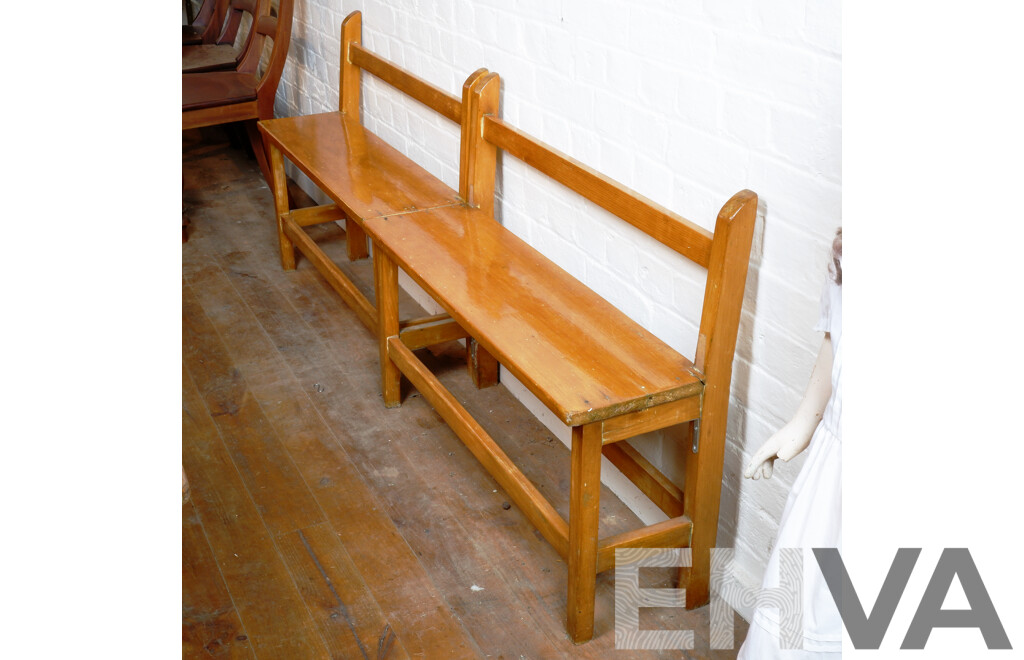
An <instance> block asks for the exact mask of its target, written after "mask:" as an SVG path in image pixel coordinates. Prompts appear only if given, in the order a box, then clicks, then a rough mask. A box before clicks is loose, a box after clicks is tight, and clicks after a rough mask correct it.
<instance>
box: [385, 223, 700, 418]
mask: <svg viewBox="0 0 1024 660" xmlns="http://www.w3.org/2000/svg"><path fill="white" fill-rule="evenodd" d="M365 229H366V231H367V233H368V234H369V235H370V236H371V237H373V239H374V241H375V243H380V244H381V245H383V249H384V250H385V251H387V252H388V253H390V254H392V255H393V256H394V258H395V260H396V261H397V262H398V264H399V265H400V266H401V267H402V268H403V269H404V270H405V271H406V272H407V273H408V274H409V275H410V276H411V277H412V278H413V279H414V280H415V281H416V282H417V283H419V284H420V285H421V286H422V287H424V288H425V289H426V290H427V291H428V292H430V293H431V294H432V295H433V296H434V297H435V299H436V300H437V301H438V303H440V305H441V306H442V307H444V308H445V310H446V311H447V312H448V313H449V314H451V315H452V318H454V319H455V320H456V321H457V322H458V323H459V325H461V326H462V327H463V328H465V329H466V331H467V332H469V333H470V334H471V335H472V336H474V337H475V338H476V339H477V340H479V341H480V343H481V344H483V345H484V347H485V348H487V350H488V351H490V352H491V353H492V354H493V355H494V356H495V357H497V358H498V361H499V362H501V364H503V365H504V366H505V367H507V368H508V369H509V370H510V371H511V372H512V373H513V374H514V375H515V376H516V378H518V379H519V380H520V381H522V382H523V383H524V384H525V385H526V386H527V387H528V388H529V389H530V391H531V392H533V393H534V394H535V395H536V396H537V397H538V398H539V399H540V400H541V401H543V402H544V403H545V404H546V405H547V406H548V407H549V408H550V409H551V411H552V412H554V413H555V414H556V415H557V416H558V417H559V419H561V420H562V421H563V422H564V423H565V424H567V425H569V426H576V425H580V424H585V423H589V422H593V421H597V420H602V419H606V418H609V417H614V416H616V415H621V414H624V413H628V412H632V411H634V410H639V409H642V408H647V407H649V406H651V405H653V404H657V403H664V402H668V401H674V400H677V399H681V398H685V397H688V396H694V395H699V393H700V391H701V389H702V384H701V381H700V379H698V378H697V376H696V375H694V373H693V371H692V366H693V365H692V364H691V363H690V361H689V360H688V359H687V358H686V357H684V356H682V355H680V354H679V353H677V352H676V351H674V350H673V349H672V348H670V347H669V346H668V345H666V344H665V343H664V342H662V341H661V340H660V339H658V338H657V337H655V336H654V335H652V334H651V333H650V332H648V331H646V330H645V329H643V328H642V327H641V326H640V325H639V324H638V323H636V322H635V321H633V320H631V319H630V318H629V317H627V316H626V315H625V314H623V313H622V312H620V311H619V310H617V309H616V308H615V307H613V306H612V305H611V304H609V303H608V302H606V301H605V300H604V299H602V298H601V297H600V296H598V295H597V294H596V293H594V292H593V291H591V290H590V289H589V288H587V287H586V286H584V285H583V284H582V283H580V282H579V281H578V280H576V279H575V278H573V277H572V276H571V275H569V274H568V273H566V272H565V271H564V270H562V269H561V268H559V267H558V266H556V265H554V264H553V263H552V262H551V261H549V260H548V259H547V258H546V257H544V256H543V255H541V254H540V253H539V252H537V251H536V250H535V249H534V248H532V247H530V246H529V245H527V244H526V243H525V242H524V241H523V240H521V239H520V238H518V237H517V236H515V235H514V234H512V232H510V231H508V230H506V229H505V228H504V227H501V226H500V225H498V224H497V223H496V222H495V221H494V220H493V219H491V218H490V217H488V216H487V215H486V214H484V213H481V212H480V211H478V210H475V209H467V208H465V207H452V208H445V209H438V210H435V211H428V212H423V213H412V214H407V215H401V216H393V217H387V218H371V219H367V220H366V221H365Z"/></svg>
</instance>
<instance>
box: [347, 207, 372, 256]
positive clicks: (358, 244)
mask: <svg viewBox="0 0 1024 660" xmlns="http://www.w3.org/2000/svg"><path fill="white" fill-rule="evenodd" d="M345 245H346V246H347V247H348V258H349V261H356V260H357V259H365V258H366V257H368V256H370V251H369V250H368V249H366V232H364V231H363V228H362V227H360V226H359V225H358V224H357V223H356V221H355V220H353V219H352V218H348V217H346V218H345Z"/></svg>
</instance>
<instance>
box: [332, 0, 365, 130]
mask: <svg viewBox="0 0 1024 660" xmlns="http://www.w3.org/2000/svg"><path fill="white" fill-rule="evenodd" d="M362 38H363V15H362V13H361V12H358V11H354V12H352V13H351V14H349V15H348V16H346V17H345V20H344V21H343V22H342V23H341V69H340V71H341V73H340V75H339V78H338V110H340V111H341V112H343V113H345V114H347V115H352V116H353V117H356V118H357V119H358V118H359V93H360V90H359V83H360V79H359V76H360V73H359V67H358V66H356V65H355V64H353V63H352V48H351V47H352V44H359V43H361V42H362Z"/></svg>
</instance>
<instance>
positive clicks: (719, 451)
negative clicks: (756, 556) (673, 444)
mask: <svg viewBox="0 0 1024 660" xmlns="http://www.w3.org/2000/svg"><path fill="white" fill-rule="evenodd" d="M720 398H721V397H709V396H705V398H704V416H703V419H702V420H701V424H700V427H699V428H698V430H697V433H698V434H699V437H698V442H699V444H698V453H696V454H693V453H690V454H688V455H687V457H686V459H687V460H686V477H685V479H686V481H685V483H684V489H683V490H684V495H683V510H684V513H685V514H686V515H687V516H689V518H690V520H692V521H693V534H692V535H691V537H690V549H691V554H690V567H689V568H683V569H680V573H679V586H680V587H682V588H683V589H686V609H688V610H689V609H693V608H695V607H701V606H703V605H706V604H707V603H708V601H709V600H710V598H711V590H710V581H711V548H713V547H715V543H716V540H717V537H718V509H719V503H720V497H721V494H722V465H723V462H724V454H725V448H724V446H725V426H724V423H723V422H724V420H725V414H724V413H723V412H721V411H720V410H716V408H721V407H723V406H724V405H727V404H728V401H725V402H724V403H723V402H721V401H720V400H716V399H720ZM715 413H718V414H715ZM687 426H688V427H689V432H688V433H686V434H685V440H684V442H685V443H686V446H687V447H692V445H693V433H694V425H693V424H692V423H690V424H688V425H687Z"/></svg>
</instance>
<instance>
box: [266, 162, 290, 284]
mask: <svg viewBox="0 0 1024 660" xmlns="http://www.w3.org/2000/svg"><path fill="white" fill-rule="evenodd" d="M269 151H270V174H271V178H272V180H273V190H274V215H275V217H276V218H277V240H278V244H279V245H280V246H281V267H282V268H283V269H285V270H295V245H294V244H293V243H292V241H291V239H290V238H288V237H287V236H285V233H284V220H283V217H284V216H285V215H287V214H288V213H290V212H291V208H290V207H289V205H288V179H287V178H286V177H285V175H284V157H283V156H282V155H281V151H280V150H279V149H278V148H277V147H275V146H274V145H270V149H269Z"/></svg>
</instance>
